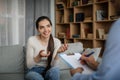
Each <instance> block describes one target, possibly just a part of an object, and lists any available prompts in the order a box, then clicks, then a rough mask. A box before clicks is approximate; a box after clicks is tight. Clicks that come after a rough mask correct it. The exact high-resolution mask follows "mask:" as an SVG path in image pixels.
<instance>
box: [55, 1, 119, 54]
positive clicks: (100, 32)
mask: <svg viewBox="0 0 120 80" xmlns="http://www.w3.org/2000/svg"><path fill="white" fill-rule="evenodd" d="M55 1H56V2H55V7H56V8H55V14H56V15H55V19H56V24H55V25H56V32H55V33H56V34H55V35H56V37H57V38H59V39H60V40H61V41H62V43H64V42H65V41H66V42H68V43H74V42H82V43H83V47H84V48H95V47H102V51H101V55H102V53H103V51H104V45H105V41H106V38H107V34H108V32H109V29H110V27H111V25H112V23H113V22H114V21H115V20H116V19H117V18H116V17H115V18H114V16H115V15H116V13H115V9H114V7H113V5H112V3H111V1H110V0H55ZM58 5H61V6H62V7H58ZM59 34H61V35H59ZM61 36H62V37H61Z"/></svg>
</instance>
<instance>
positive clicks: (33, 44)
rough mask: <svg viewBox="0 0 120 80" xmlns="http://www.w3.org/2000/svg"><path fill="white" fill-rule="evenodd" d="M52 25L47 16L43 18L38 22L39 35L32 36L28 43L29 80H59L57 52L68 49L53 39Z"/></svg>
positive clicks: (27, 76) (27, 77)
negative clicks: (56, 63)
mask: <svg viewBox="0 0 120 80" xmlns="http://www.w3.org/2000/svg"><path fill="white" fill-rule="evenodd" d="M51 26H52V23H51V21H50V19H49V18H48V17H46V16H41V17H39V18H38V19H37V21H36V29H37V31H38V32H39V34H38V35H36V36H32V37H30V38H29V39H28V43H27V55H26V59H27V68H28V71H27V74H26V79H27V80H44V79H45V80H59V76H60V75H59V68H58V67H54V66H53V65H54V62H55V60H56V59H57V57H56V55H57V52H62V51H65V50H66V49H67V45H66V44H65V45H63V46H61V42H60V40H58V39H57V38H53V37H52V35H51V32H52V27H51Z"/></svg>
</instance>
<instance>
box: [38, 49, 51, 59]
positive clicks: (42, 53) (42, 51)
mask: <svg viewBox="0 0 120 80" xmlns="http://www.w3.org/2000/svg"><path fill="white" fill-rule="evenodd" d="M49 55H50V51H48V53H47V54H46V53H44V50H41V51H40V52H39V57H40V58H41V57H48V56H49Z"/></svg>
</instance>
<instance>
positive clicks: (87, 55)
mask: <svg viewBox="0 0 120 80" xmlns="http://www.w3.org/2000/svg"><path fill="white" fill-rule="evenodd" d="M93 53H94V52H91V53H89V54H86V55H85V56H86V57H89V56H90V55H92V54H93Z"/></svg>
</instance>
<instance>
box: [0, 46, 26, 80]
mask: <svg viewBox="0 0 120 80" xmlns="http://www.w3.org/2000/svg"><path fill="white" fill-rule="evenodd" d="M0 80H24V53H23V47H22V46H21V45H13V46H2V47H0Z"/></svg>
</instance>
